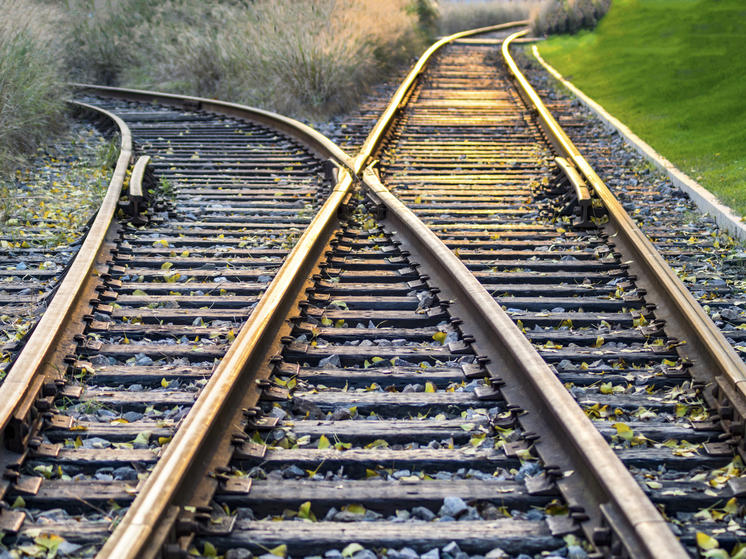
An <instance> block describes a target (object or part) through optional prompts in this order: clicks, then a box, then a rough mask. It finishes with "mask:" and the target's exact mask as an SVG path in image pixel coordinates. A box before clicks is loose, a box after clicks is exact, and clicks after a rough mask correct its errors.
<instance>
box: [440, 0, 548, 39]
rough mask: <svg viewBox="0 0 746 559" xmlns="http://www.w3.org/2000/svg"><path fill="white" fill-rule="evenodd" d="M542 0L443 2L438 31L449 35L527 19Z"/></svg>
mask: <svg viewBox="0 0 746 559" xmlns="http://www.w3.org/2000/svg"><path fill="white" fill-rule="evenodd" d="M542 3H543V0H481V1H479V2H444V3H443V4H441V8H440V13H441V17H440V32H441V33H442V34H443V35H450V34H452V33H457V32H458V31H464V30H466V29H475V28H477V27H486V26H488V25H497V24H498V23H506V22H509V21H518V20H522V19H528V18H529V14H530V13H531V11H532V10H534V9H535V8H538V7H539V6H540V5H541V4H542Z"/></svg>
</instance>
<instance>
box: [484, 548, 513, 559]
mask: <svg viewBox="0 0 746 559" xmlns="http://www.w3.org/2000/svg"><path fill="white" fill-rule="evenodd" d="M507 557H509V555H508V554H507V553H505V551H503V550H502V549H500V548H499V547H496V548H495V549H493V550H492V551H490V552H488V553H487V555H485V559H506V558H507Z"/></svg>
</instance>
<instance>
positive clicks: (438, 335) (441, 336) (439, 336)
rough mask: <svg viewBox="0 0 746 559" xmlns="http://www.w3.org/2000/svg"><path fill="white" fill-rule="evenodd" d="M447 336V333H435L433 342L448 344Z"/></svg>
mask: <svg viewBox="0 0 746 559" xmlns="http://www.w3.org/2000/svg"><path fill="white" fill-rule="evenodd" d="M446 336H447V334H446V333H445V332H435V334H433V340H435V341H436V342H439V343H440V345H443V344H444V343H446Z"/></svg>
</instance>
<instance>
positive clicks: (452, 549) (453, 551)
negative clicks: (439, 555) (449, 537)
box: [443, 542, 461, 555]
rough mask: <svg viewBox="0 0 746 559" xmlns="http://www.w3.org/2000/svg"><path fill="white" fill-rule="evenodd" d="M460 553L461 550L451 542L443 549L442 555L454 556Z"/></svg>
mask: <svg viewBox="0 0 746 559" xmlns="http://www.w3.org/2000/svg"><path fill="white" fill-rule="evenodd" d="M460 552H461V548H460V547H459V546H458V544H457V543H456V542H451V543H449V544H448V545H446V546H444V547H443V553H450V554H451V555H456V554H457V553H460Z"/></svg>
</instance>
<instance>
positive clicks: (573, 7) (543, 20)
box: [531, 0, 611, 35]
mask: <svg viewBox="0 0 746 559" xmlns="http://www.w3.org/2000/svg"><path fill="white" fill-rule="evenodd" d="M609 7H611V0H550V1H547V2H545V3H544V4H543V5H542V6H540V7H538V8H536V9H535V10H534V11H533V13H532V16H531V30H532V32H533V33H534V35H548V34H550V33H575V32H577V31H579V30H581V29H593V28H594V27H595V26H596V25H597V24H598V22H599V21H600V20H601V18H602V17H603V16H604V15H605V14H606V12H607V11H609Z"/></svg>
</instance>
